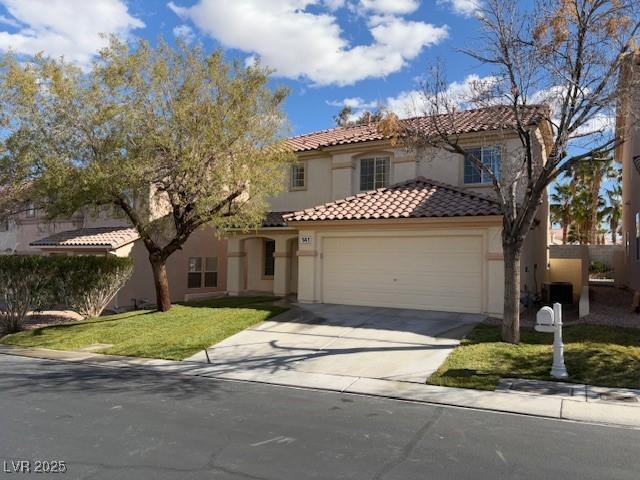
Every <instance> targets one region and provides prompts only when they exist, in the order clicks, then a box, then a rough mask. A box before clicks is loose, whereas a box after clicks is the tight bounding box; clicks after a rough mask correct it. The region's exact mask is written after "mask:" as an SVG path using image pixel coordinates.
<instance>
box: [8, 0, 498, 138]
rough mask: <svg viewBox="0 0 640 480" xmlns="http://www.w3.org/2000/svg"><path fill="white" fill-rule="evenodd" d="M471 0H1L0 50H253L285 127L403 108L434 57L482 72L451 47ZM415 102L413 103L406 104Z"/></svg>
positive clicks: (467, 34) (84, 53)
mask: <svg viewBox="0 0 640 480" xmlns="http://www.w3.org/2000/svg"><path fill="white" fill-rule="evenodd" d="M477 1H478V0H425V1H419V0H315V1H313V0H229V1H226V0H173V2H167V1H157V0H91V1H85V0H0V50H7V49H9V48H11V49H13V50H14V51H16V52H17V53H20V54H25V55H29V54H33V53H35V52H37V51H44V52H45V53H47V54H50V55H53V56H59V55H64V56H65V58H67V59H68V60H70V61H73V62H76V63H78V64H80V65H88V64H89V62H90V61H91V58H92V57H93V55H94V54H95V52H96V51H97V50H98V49H99V48H100V47H101V46H102V45H104V39H102V38H100V37H99V35H98V34H99V33H101V32H102V33H113V34H116V35H119V36H121V37H124V38H135V37H143V38H146V39H149V40H150V41H152V42H153V41H155V40H156V39H157V38H158V36H160V35H161V36H163V37H164V38H165V39H167V40H170V41H171V40H173V39H174V38H175V36H176V35H182V36H184V37H185V38H186V39H187V40H189V41H191V42H199V43H201V44H202V45H203V46H204V47H205V48H206V49H207V50H213V49H215V48H223V49H224V50H225V51H226V54H227V55H228V56H229V57H237V58H240V59H242V60H243V61H247V62H250V61H251V60H252V59H253V58H255V57H256V56H260V57H261V58H262V60H263V63H265V64H268V65H270V66H272V67H273V68H275V69H276V72H275V73H274V75H273V83H274V84H285V85H287V86H288V87H289V88H290V91H291V95H290V97H289V98H288V100H287V103H286V112H287V114H288V116H289V119H290V124H291V133H292V134H300V133H305V132H309V131H313V130H318V129H324V128H329V127H331V126H333V123H334V122H333V116H334V115H335V114H336V113H337V112H338V111H339V110H340V107H341V105H342V104H344V103H345V99H347V100H346V102H347V103H349V104H351V105H353V106H354V107H355V110H356V111H358V110H359V109H374V108H375V107H376V105H377V104H381V105H384V106H386V107H388V108H391V109H393V110H396V111H398V112H399V113H401V114H404V115H409V114H411V113H417V112H416V111H415V109H413V108H410V107H408V106H409V105H410V104H409V103H407V100H406V99H407V98H409V97H410V95H407V92H412V91H414V90H416V89H417V88H419V85H418V83H417V78H419V77H420V75H421V74H423V73H424V72H425V69H426V68H427V66H428V65H430V64H432V63H433V62H434V61H436V60H437V59H440V60H441V61H442V62H444V63H445V64H446V67H447V78H448V80H449V81H451V82H456V83H454V86H458V87H459V88H463V87H464V82H465V79H468V78H469V76H470V75H478V76H480V77H481V76H483V74H486V72H483V71H482V70H479V69H478V65H477V64H475V63H474V62H473V61H472V60H470V59H469V58H468V57H466V56H465V55H463V54H461V53H459V52H457V49H458V48H461V47H464V46H465V45H468V44H469V43H471V42H473V40H474V37H475V36H477V32H478V24H477V22H476V20H474V19H473V16H472V14H473V11H474V9H475V8H476V6H477ZM412 110H413V111H412Z"/></svg>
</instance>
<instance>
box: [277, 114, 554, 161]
mask: <svg viewBox="0 0 640 480" xmlns="http://www.w3.org/2000/svg"><path fill="white" fill-rule="evenodd" d="M547 108H548V107H547V106H545V105H531V106H529V107H526V108H523V112H524V113H523V120H524V122H525V124H527V125H537V124H538V123H540V122H541V121H542V119H543V118H545V114H546V113H547ZM438 118H439V119H440V123H441V128H444V124H445V123H450V126H449V128H447V133H448V134H450V135H454V134H461V133H473V132H483V131H491V130H499V129H501V128H513V126H514V125H515V117H514V115H513V110H512V109H511V107H507V106H502V105H499V106H494V107H486V108H477V109H473V110H464V111H461V112H458V113H456V114H455V116H454V119H453V122H451V121H450V119H449V118H447V117H445V116H444V115H438V116H436V117H435V119H438ZM402 122H404V124H405V125H406V126H407V127H408V128H418V129H421V130H423V131H425V132H427V133H432V134H435V130H434V128H433V126H434V124H435V121H434V117H414V118H408V119H405V120H402ZM389 138H390V137H389V136H388V135H384V134H383V133H381V132H380V131H378V124H377V123H368V124H365V125H354V126H351V127H338V128H332V129H329V130H322V131H320V132H313V133H308V134H305V135H300V136H297V137H291V138H289V139H287V143H288V145H290V146H291V147H292V148H293V150H294V151H295V152H307V151H311V150H317V149H319V148H323V147H332V146H336V145H348V144H352V143H360V142H369V141H374V140H388V139H389Z"/></svg>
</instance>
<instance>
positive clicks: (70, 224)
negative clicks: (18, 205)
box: [0, 208, 227, 308]
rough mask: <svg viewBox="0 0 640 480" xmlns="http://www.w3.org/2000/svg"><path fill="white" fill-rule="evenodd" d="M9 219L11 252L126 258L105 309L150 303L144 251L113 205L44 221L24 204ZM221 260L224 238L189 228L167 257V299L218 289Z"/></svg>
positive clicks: (200, 295) (222, 275)
mask: <svg viewBox="0 0 640 480" xmlns="http://www.w3.org/2000/svg"><path fill="white" fill-rule="evenodd" d="M12 222H13V223H14V224H15V225H16V228H15V234H14V237H15V244H14V245H13V248H12V250H13V252H14V253H18V254H43V255H117V256H129V257H131V258H132V259H133V261H134V271H133V276H132V278H131V279H130V280H129V281H128V282H127V283H126V284H125V286H124V287H123V288H122V289H121V290H120V291H119V292H118V294H117V295H116V297H115V298H114V300H113V301H112V302H111V304H110V305H109V308H131V307H139V306H141V305H148V304H153V303H155V298H156V294H155V287H154V282H153V274H152V272H151V266H150V264H149V259H148V252H147V250H146V248H145V246H144V244H143V243H142V241H141V240H140V239H139V236H138V233H137V231H136V230H135V228H131V226H130V224H129V222H128V221H127V219H126V218H125V217H124V215H123V214H122V213H121V212H120V211H119V209H115V208H108V209H106V210H102V211H100V212H99V213H95V212H92V213H82V214H78V215H76V216H74V217H73V218H70V219H59V220H56V221H49V220H47V219H46V218H45V217H44V216H43V214H42V212H41V211H40V210H38V209H35V208H26V209H25V210H24V211H23V212H22V213H20V214H19V215H17V216H14V217H13V219H12ZM1 235H2V234H1V233H0V239H1V238H2V237H1ZM226 264H227V261H226V241H225V240H220V239H217V238H216V236H215V230H214V229H213V228H202V229H200V230H198V231H196V232H194V233H193V234H192V235H191V237H190V238H189V240H188V241H187V242H186V243H185V245H184V246H183V248H182V249H181V250H178V251H177V252H175V253H174V254H173V255H172V256H171V257H170V258H169V259H168V261H167V275H168V277H169V286H170V292H171V300H172V301H173V302H181V301H186V300H192V299H197V298H205V297H210V296H213V295H216V294H221V293H223V292H224V291H225V289H226V276H225V272H226Z"/></svg>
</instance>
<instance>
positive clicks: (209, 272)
mask: <svg viewBox="0 0 640 480" xmlns="http://www.w3.org/2000/svg"><path fill="white" fill-rule="evenodd" d="M217 286H218V258H217V257H206V258H205V259H204V287H205V288H214V287H217Z"/></svg>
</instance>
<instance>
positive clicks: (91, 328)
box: [0, 297, 286, 360]
mask: <svg viewBox="0 0 640 480" xmlns="http://www.w3.org/2000/svg"><path fill="white" fill-rule="evenodd" d="M273 300H274V298H273V297H231V298H228V297H226V298H218V299H213V300H208V301H202V302H197V303H189V304H176V305H174V306H173V307H172V308H171V310H169V311H168V312H165V313H160V312H155V311H149V310H136V311H132V312H126V313H121V314H117V315H109V316H105V317H99V318H95V319H92V320H86V321H83V322H78V323H71V324H66V325H56V326H51V327H44V328H39V329H36V330H27V331H24V332H20V333H16V334H13V335H8V336H6V337H4V338H2V339H1V340H0V343H4V344H7V345H19V346H22V347H42V348H53V349H58V350H77V349H79V348H83V347H88V346H90V345H93V344H96V343H106V344H111V345H113V346H112V347H110V348H106V349H104V350H102V351H101V352H100V353H107V354H112V355H128V356H133V357H150V358H165V359H169V360H182V359H184V358H187V357H189V356H191V355H193V354H195V353H197V352H198V351H200V350H202V349H204V348H206V347H208V346H210V345H213V344H215V343H217V342H219V341H221V340H223V339H225V338H227V337H229V336H231V335H233V334H235V333H237V332H239V331H241V330H243V329H245V328H247V327H250V326H252V325H255V324H257V323H259V322H261V321H263V320H266V319H268V318H270V317H272V316H274V315H277V314H279V313H282V312H284V311H285V310H286V308H283V307H278V306H275V305H273V304H272V303H271V302H273Z"/></svg>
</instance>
